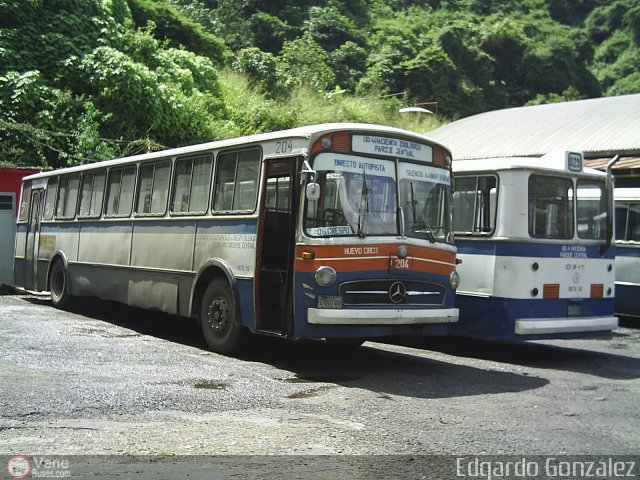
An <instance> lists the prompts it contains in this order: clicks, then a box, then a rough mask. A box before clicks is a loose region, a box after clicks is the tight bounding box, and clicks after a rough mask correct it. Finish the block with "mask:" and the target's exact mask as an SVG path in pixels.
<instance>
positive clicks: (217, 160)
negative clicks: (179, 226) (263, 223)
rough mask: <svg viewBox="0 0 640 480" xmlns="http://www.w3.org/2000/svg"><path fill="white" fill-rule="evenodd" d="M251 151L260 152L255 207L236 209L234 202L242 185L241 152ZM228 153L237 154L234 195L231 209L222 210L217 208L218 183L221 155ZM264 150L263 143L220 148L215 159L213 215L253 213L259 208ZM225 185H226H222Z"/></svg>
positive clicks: (211, 206)
mask: <svg viewBox="0 0 640 480" xmlns="http://www.w3.org/2000/svg"><path fill="white" fill-rule="evenodd" d="M251 151H256V152H258V158H257V162H256V166H257V168H258V170H257V172H256V176H255V191H254V200H253V208H251V209H250V210H249V209H244V210H240V209H238V210H234V209H233V204H234V203H235V200H236V189H237V188H238V187H239V186H240V183H239V182H238V163H239V162H240V154H241V153H242V152H251ZM227 154H235V155H236V164H235V165H236V166H235V173H234V178H233V195H232V197H231V209H221V210H217V209H216V199H217V194H218V187H219V186H220V185H219V184H218V179H219V177H220V157H221V156H223V155H227ZM264 160H265V158H264V152H263V150H262V145H249V146H245V147H244V148H240V149H238V148H237V147H236V148H227V149H224V150H220V151H219V152H218V153H217V154H216V156H215V161H214V168H213V180H212V182H211V192H210V196H211V199H210V203H209V208H210V209H211V214H212V215H215V216H217V215H251V214H254V213H255V212H256V211H257V209H258V202H259V198H260V188H261V185H260V178H261V176H262V164H263V163H264ZM222 186H223V187H224V185H222ZM222 195H224V191H223V192H222Z"/></svg>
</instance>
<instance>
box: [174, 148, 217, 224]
mask: <svg viewBox="0 0 640 480" xmlns="http://www.w3.org/2000/svg"><path fill="white" fill-rule="evenodd" d="M212 168H213V157H212V156H211V155H205V156H202V157H195V158H185V159H180V160H176V164H175V175H174V181H173V200H172V202H171V213H199V214H202V213H206V211H207V201H208V198H209V191H210V189H211V171H212Z"/></svg>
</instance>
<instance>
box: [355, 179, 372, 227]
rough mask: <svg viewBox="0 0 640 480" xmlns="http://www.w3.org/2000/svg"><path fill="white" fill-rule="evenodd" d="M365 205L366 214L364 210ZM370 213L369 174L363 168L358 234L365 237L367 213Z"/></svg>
mask: <svg viewBox="0 0 640 480" xmlns="http://www.w3.org/2000/svg"><path fill="white" fill-rule="evenodd" d="M363 206H364V215H362V210H363V208H362V207H363ZM368 214H369V189H368V187H367V174H366V172H365V171H364V170H362V189H361V194H360V206H359V207H358V232H357V233H358V236H359V237H360V238H364V236H365V233H364V226H365V223H366V221H367V215H368Z"/></svg>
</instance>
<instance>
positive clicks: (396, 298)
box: [389, 282, 407, 303]
mask: <svg viewBox="0 0 640 480" xmlns="http://www.w3.org/2000/svg"><path fill="white" fill-rule="evenodd" d="M406 299H407V287H406V286H405V284H404V283H402V282H393V283H392V284H391V286H390V287H389V300H391V301H392V302H393V303H402V302H404V301H406Z"/></svg>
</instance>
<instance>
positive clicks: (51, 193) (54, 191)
mask: <svg viewBox="0 0 640 480" xmlns="http://www.w3.org/2000/svg"><path fill="white" fill-rule="evenodd" d="M53 183H55V186H52V184H53ZM59 185H60V178H59V177H58V175H56V176H53V177H49V178H48V179H47V189H46V192H45V195H44V203H43V207H42V221H43V222H52V221H54V220H55V218H56V201H57V198H58V186H59ZM49 199H52V200H53V204H52V205H49ZM48 206H50V207H51V213H47V207H48Z"/></svg>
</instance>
